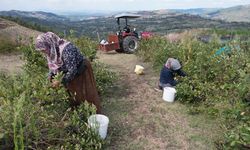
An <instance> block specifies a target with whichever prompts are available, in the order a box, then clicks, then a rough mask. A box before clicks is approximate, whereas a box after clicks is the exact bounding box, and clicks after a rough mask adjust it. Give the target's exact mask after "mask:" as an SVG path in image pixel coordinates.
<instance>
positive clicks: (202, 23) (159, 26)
mask: <svg viewBox="0 0 250 150" xmlns="http://www.w3.org/2000/svg"><path fill="white" fill-rule="evenodd" d="M200 11H201V10H200ZM13 12H14V13H13ZM16 12H18V14H19V17H20V18H21V19H22V20H24V21H26V22H31V23H35V24H38V25H43V26H47V27H50V28H52V29H53V30H55V31H57V32H61V33H66V34H69V31H70V30H71V31H72V30H74V31H75V32H74V33H75V34H76V35H78V36H89V37H94V38H96V37H97V33H98V34H99V35H100V36H101V38H106V36H107V34H109V33H116V32H117V30H118V29H117V23H116V19H115V18H114V15H115V14H113V15H109V16H102V17H98V18H92V19H88V20H81V21H71V20H69V19H67V18H66V17H61V16H58V15H55V14H52V13H45V12H36V13H34V12H23V11H22V12H20V11H10V13H7V12H0V15H6V14H9V15H11V14H15V15H14V16H17V15H16ZM204 12H205V11H204ZM133 13H137V14H140V15H141V17H140V18H138V19H130V20H129V24H130V25H132V28H134V27H135V28H137V31H139V32H140V31H151V32H154V33H156V34H161V35H165V34H167V33H170V32H176V31H183V30H186V29H197V28H198V29H200V28H202V29H204V28H205V29H207V28H218V29H230V30H231V29H238V28H245V29H249V28H250V23H244V22H232V23H230V22H226V21H222V20H212V19H210V18H204V17H201V16H198V15H191V14H183V13H181V12H175V11H173V10H156V11H139V12H133ZM38 14H44V15H45V16H43V17H41V15H38ZM44 18H48V19H44ZM49 18H54V19H49ZM71 33H72V32H71Z"/></svg>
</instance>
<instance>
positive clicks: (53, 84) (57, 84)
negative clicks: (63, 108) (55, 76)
mask: <svg viewBox="0 0 250 150" xmlns="http://www.w3.org/2000/svg"><path fill="white" fill-rule="evenodd" d="M51 86H52V87H53V88H58V87H59V86H60V82H59V81H58V80H52V83H51Z"/></svg>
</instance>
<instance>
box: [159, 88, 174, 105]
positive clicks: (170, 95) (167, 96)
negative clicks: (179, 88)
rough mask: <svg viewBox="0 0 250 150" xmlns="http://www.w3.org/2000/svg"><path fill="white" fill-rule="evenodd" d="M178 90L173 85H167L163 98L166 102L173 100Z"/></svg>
mask: <svg viewBox="0 0 250 150" xmlns="http://www.w3.org/2000/svg"><path fill="white" fill-rule="evenodd" d="M175 94H176V90H175V88H172V87H165V88H164V89H163V96H162V99H163V100H164V101H166V102H173V101H174V98H175Z"/></svg>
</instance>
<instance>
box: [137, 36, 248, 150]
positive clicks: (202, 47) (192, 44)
mask: <svg viewBox="0 0 250 150" xmlns="http://www.w3.org/2000/svg"><path fill="white" fill-rule="evenodd" d="M217 39H218V38H216V35H215V36H214V38H213V40H212V41H211V42H210V43H208V44H206V43H202V42H200V41H197V40H196V39H195V38H192V37H186V38H185V39H182V40H181V41H180V42H177V43H171V42H169V41H167V40H166V39H164V38H161V37H155V38H152V39H149V40H145V41H142V42H141V46H140V48H139V50H138V52H137V55H138V56H140V57H142V58H144V60H145V61H150V62H152V63H153V65H154V67H155V68H156V69H157V71H158V72H159V71H160V69H161V68H162V67H163V65H164V63H165V62H166V60H167V58H169V57H174V58H177V59H179V60H180V61H181V62H182V64H183V70H184V71H185V72H186V73H187V75H188V76H187V77H186V78H181V79H179V81H180V82H181V83H180V84H178V85H177V87H176V88H177V91H178V93H177V99H178V100H179V101H181V102H183V103H187V104H189V105H192V107H191V108H194V109H193V110H190V113H191V114H196V113H199V112H205V113H208V114H210V115H213V116H218V117H221V118H224V119H225V122H226V125H225V126H226V130H228V132H226V133H225V139H226V140H225V143H224V144H225V145H224V146H225V147H228V146H229V147H230V146H234V147H238V148H239V147H244V146H246V144H247V143H250V139H249V132H248V129H249V118H247V119H246V120H242V118H240V119H239V118H238V119H236V118H235V116H234V115H235V113H233V112H235V110H237V112H245V113H246V114H248V113H249V103H250V98H249V94H250V73H249V70H250V59H249V58H250V50H249V42H247V41H244V42H242V41H231V42H229V43H227V44H226V45H224V44H221V43H220V42H219V41H218V40H217ZM224 46H226V47H227V48H229V49H230V52H229V53H222V54H219V55H218V54H217V53H216V52H217V50H218V49H220V48H221V47H224ZM225 112H232V113H229V114H228V115H225V114H226V113H225ZM226 143H230V144H226ZM248 146H249V145H248Z"/></svg>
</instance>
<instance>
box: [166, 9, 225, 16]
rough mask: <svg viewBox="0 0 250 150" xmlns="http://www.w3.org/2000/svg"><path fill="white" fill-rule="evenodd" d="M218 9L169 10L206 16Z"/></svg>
mask: <svg viewBox="0 0 250 150" xmlns="http://www.w3.org/2000/svg"><path fill="white" fill-rule="evenodd" d="M219 10H220V8H193V9H171V11H173V12H177V13H183V14H191V15H200V16H206V15H207V14H209V13H214V12H217V11H219Z"/></svg>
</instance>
